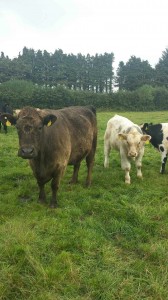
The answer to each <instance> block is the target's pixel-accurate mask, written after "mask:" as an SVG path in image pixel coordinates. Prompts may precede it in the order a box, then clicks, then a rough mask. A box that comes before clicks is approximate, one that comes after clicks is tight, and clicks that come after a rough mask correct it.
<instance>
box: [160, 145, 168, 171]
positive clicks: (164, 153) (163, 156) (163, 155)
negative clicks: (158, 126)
mask: <svg viewBox="0 0 168 300" xmlns="http://www.w3.org/2000/svg"><path fill="white" fill-rule="evenodd" d="M159 150H160V151H161V163H162V164H161V168H160V173H161V174H164V173H165V166H166V162H167V150H166V149H164V146H163V145H161V146H159Z"/></svg>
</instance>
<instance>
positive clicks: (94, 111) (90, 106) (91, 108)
mask: <svg viewBox="0 0 168 300" xmlns="http://www.w3.org/2000/svg"><path fill="white" fill-rule="evenodd" d="M88 108H89V109H90V110H91V111H92V112H93V113H94V114H95V115H96V108H95V107H94V106H93V105H89V106H88Z"/></svg>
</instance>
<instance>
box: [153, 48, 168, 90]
mask: <svg viewBox="0 0 168 300" xmlns="http://www.w3.org/2000/svg"><path fill="white" fill-rule="evenodd" d="M155 69H156V75H155V82H156V84H157V85H159V86H165V87H166V88H167V87H168V48H166V49H165V51H163V53H162V57H161V58H160V59H159V62H158V64H157V65H156V67H155Z"/></svg>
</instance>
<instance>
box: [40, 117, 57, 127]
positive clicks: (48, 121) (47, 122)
mask: <svg viewBox="0 0 168 300" xmlns="http://www.w3.org/2000/svg"><path fill="white" fill-rule="evenodd" d="M56 120H57V117H56V116H55V115H47V116H45V117H44V118H43V125H45V126H51V125H52V124H54V123H55V121H56Z"/></svg>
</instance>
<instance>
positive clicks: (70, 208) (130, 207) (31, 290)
mask: <svg viewBox="0 0 168 300" xmlns="http://www.w3.org/2000/svg"><path fill="white" fill-rule="evenodd" d="M113 115H114V112H98V114H97V116H98V127H99V133H98V146H97V152H96V158H95V166H94V171H93V181H92V186H91V188H89V189H86V188H85V187H84V182H85V176H86V167H85V163H84V162H83V164H82V168H81V170H80V174H79V180H80V181H79V183H78V184H77V185H73V186H71V185H69V184H68V181H69V178H70V176H71V173H72V168H71V167H68V168H67V171H66V174H65V176H64V178H63V180H62V182H61V186H60V189H59V192H58V201H59V207H58V208H57V209H55V210H52V209H50V208H48V207H47V206H42V205H40V204H38V203H37V197H38V189H37V185H36V182H35V179H34V177H33V175H32V172H31V169H30V167H29V165H28V162H27V161H26V160H23V159H21V158H19V157H17V148H18V138H17V133H16V131H15V129H14V128H9V133H8V134H7V135H5V134H4V133H1V134H0V170H1V176H0V299H3V300H10V299H11V300H14V299H17V300H25V299H26V300H27V299H31V300H37V299H39V300H113V299H114V300H119V299H123V300H127V299H128V300H135V299H136V300H142V299H148V300H153V299H156V300H161V299H162V300H165V299H168V285H167V283H168V242H167V238H168V222H167V220H168V171H167V172H166V174H164V175H161V174H159V169H160V154H159V153H158V152H157V151H156V150H154V148H153V147H152V146H151V145H146V149H145V155H144V159H143V180H139V179H138V178H136V172H135V167H134V166H133V165H132V171H131V180H132V183H131V185H129V186H127V185H125V183H124V173H123V171H122V170H121V167H120V160H119V155H118V153H116V152H113V153H112V154H111V160H110V168H109V169H104V167H103V135H104V131H105V128H106V123H107V121H108V120H109V118H110V117H112V116H113ZM122 115H123V116H126V117H128V118H130V119H131V120H132V121H134V122H136V123H138V124H140V123H142V122H144V121H152V122H160V121H164V122H168V112H151V113H135V112H127V113H122ZM167 170H168V167H167ZM46 191H47V200H48V202H49V199H50V197H51V191H50V184H47V186H46Z"/></svg>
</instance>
